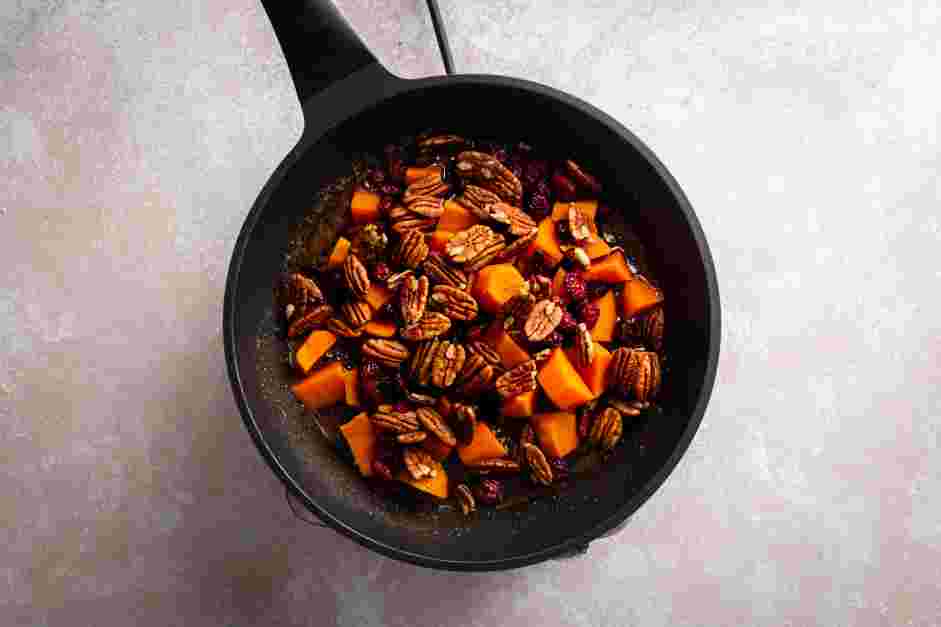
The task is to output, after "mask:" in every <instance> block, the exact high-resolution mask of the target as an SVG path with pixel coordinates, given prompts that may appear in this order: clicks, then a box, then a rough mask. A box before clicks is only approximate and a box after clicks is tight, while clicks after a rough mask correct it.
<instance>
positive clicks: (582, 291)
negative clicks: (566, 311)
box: [562, 272, 588, 303]
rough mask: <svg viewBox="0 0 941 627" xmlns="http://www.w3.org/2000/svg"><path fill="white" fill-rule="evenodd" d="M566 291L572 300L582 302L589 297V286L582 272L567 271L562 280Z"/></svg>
mask: <svg viewBox="0 0 941 627" xmlns="http://www.w3.org/2000/svg"><path fill="white" fill-rule="evenodd" d="M562 285H563V286H564V287H565V293H566V294H567V295H568V297H569V298H571V299H572V301H574V302H576V303H580V302H582V301H583V300H585V298H587V297H588V286H587V284H586V283H585V277H584V276H583V275H582V273H581V272H566V273H565V279H564V280H563V281H562Z"/></svg>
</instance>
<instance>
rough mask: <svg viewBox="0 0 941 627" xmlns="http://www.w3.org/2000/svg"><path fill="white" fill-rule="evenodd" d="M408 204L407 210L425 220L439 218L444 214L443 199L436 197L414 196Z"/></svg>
mask: <svg viewBox="0 0 941 627" xmlns="http://www.w3.org/2000/svg"><path fill="white" fill-rule="evenodd" d="M406 202H408V210H409V211H412V212H414V213H417V214H418V215H420V216H425V217H426V218H435V219H437V218H440V217H441V214H442V213H444V199H443V198H438V197H436V196H416V197H414V198H412V199H411V200H408V201H406Z"/></svg>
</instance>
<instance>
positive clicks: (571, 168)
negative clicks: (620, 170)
mask: <svg viewBox="0 0 941 627" xmlns="http://www.w3.org/2000/svg"><path fill="white" fill-rule="evenodd" d="M565 171H566V172H567V173H568V175H569V176H570V177H571V178H572V180H574V181H575V182H576V183H577V184H578V185H581V186H582V187H584V188H585V189H587V190H588V191H590V192H591V193H593V194H600V193H601V183H599V182H598V179H596V178H595V177H593V176H592V175H591V174H589V173H588V172H586V171H585V170H584V169H583V168H582V167H581V166H580V165H578V164H577V163H575V162H574V161H572V160H571V159H569V160H567V161H566V162H565Z"/></svg>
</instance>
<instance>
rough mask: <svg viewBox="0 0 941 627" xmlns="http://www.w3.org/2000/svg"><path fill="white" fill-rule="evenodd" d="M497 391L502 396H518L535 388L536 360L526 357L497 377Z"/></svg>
mask: <svg viewBox="0 0 941 627" xmlns="http://www.w3.org/2000/svg"><path fill="white" fill-rule="evenodd" d="M495 385H496V387H497V393H498V394H499V395H500V396H501V397H503V398H512V397H514V396H519V395H520V394H523V393H524V392H529V391H532V390H535V389H536V362H535V361H533V360H532V359H528V360H526V361H524V362H523V363H521V364H519V365H518V366H516V367H515V368H512V369H511V370H507V371H506V372H504V373H503V374H502V375H500V376H499V377H497V380H496V382H495Z"/></svg>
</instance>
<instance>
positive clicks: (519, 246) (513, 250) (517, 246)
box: [496, 229, 539, 261]
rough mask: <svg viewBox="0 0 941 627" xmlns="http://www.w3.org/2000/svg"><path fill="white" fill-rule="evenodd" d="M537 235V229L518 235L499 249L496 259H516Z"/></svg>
mask: <svg viewBox="0 0 941 627" xmlns="http://www.w3.org/2000/svg"><path fill="white" fill-rule="evenodd" d="M537 235H539V229H533V230H532V231H530V232H529V233H526V234H525V235H521V236H519V237H518V238H516V239H515V240H514V241H513V242H511V243H510V245H509V246H507V247H506V248H504V249H503V250H501V251H500V254H499V255H497V256H496V261H510V260H512V259H516V258H517V257H518V256H520V255H522V254H523V253H524V252H526V250H527V249H529V245H530V244H532V243H533V241H534V240H535V239H536V236H537Z"/></svg>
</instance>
